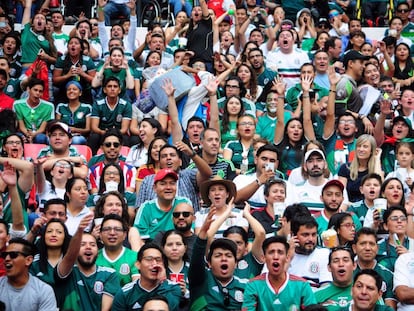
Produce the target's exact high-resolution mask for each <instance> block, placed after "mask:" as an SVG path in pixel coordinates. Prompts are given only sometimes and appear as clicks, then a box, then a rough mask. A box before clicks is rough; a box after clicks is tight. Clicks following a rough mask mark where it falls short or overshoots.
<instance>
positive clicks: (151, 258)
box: [142, 256, 162, 263]
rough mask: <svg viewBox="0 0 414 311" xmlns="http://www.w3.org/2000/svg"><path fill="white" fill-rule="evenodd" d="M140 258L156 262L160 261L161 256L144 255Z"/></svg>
mask: <svg viewBox="0 0 414 311" xmlns="http://www.w3.org/2000/svg"><path fill="white" fill-rule="evenodd" d="M142 260H144V261H146V262H154V261H155V262H156V263H162V257H153V256H145V257H142Z"/></svg>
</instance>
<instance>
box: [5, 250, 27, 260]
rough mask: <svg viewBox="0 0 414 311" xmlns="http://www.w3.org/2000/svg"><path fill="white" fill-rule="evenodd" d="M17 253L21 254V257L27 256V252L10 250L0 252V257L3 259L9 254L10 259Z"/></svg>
mask: <svg viewBox="0 0 414 311" xmlns="http://www.w3.org/2000/svg"><path fill="white" fill-rule="evenodd" d="M19 255H22V256H23V257H27V256H29V254H26V253H23V252H19V251H10V252H2V253H1V254H0V257H1V258H3V259H6V257H7V256H10V258H11V259H16V258H17V257H18V256H19Z"/></svg>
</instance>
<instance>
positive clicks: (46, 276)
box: [29, 254, 55, 287]
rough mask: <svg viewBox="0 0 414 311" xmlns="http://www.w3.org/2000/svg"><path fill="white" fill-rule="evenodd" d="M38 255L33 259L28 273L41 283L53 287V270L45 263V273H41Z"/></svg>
mask: <svg viewBox="0 0 414 311" xmlns="http://www.w3.org/2000/svg"><path fill="white" fill-rule="evenodd" d="M39 259H40V255H39V254H36V256H34V258H33V262H32V264H31V265H30V270H29V271H30V273H31V274H32V275H34V276H35V277H37V278H38V279H40V280H42V281H43V282H45V283H47V284H49V285H51V286H52V287H53V286H54V285H55V276H54V274H55V272H54V271H55V268H54V267H53V266H51V265H50V263H49V262H48V263H47V266H46V271H45V272H42V271H40V261H39Z"/></svg>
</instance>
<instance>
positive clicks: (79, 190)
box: [65, 177, 91, 235]
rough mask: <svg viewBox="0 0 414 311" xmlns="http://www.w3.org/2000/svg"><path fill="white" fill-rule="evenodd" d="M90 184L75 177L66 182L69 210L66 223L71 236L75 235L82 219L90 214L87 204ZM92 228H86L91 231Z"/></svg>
mask: <svg viewBox="0 0 414 311" xmlns="http://www.w3.org/2000/svg"><path fill="white" fill-rule="evenodd" d="M88 196H89V193H88V184H87V183H86V180H85V179H83V178H80V177H74V178H71V179H69V180H68V181H67V182H66V193H65V201H66V208H67V216H68V218H67V220H66V222H65V225H66V227H67V228H68V231H69V234H70V235H74V234H75V232H76V230H77V228H78V226H79V224H80V222H81V220H82V218H83V217H84V216H85V215H87V214H88V213H90V210H89V208H88V207H86V202H87V201H88ZM90 228H91V226H89V227H88V228H86V231H89V230H90Z"/></svg>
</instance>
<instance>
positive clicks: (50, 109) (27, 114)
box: [13, 98, 55, 130]
mask: <svg viewBox="0 0 414 311" xmlns="http://www.w3.org/2000/svg"><path fill="white" fill-rule="evenodd" d="M13 110H14V111H15V112H16V117H17V120H18V121H21V120H23V122H24V126H25V127H26V129H27V130H38V129H39V128H40V126H41V125H42V123H43V122H47V121H50V120H53V119H54V118H55V107H54V106H53V104H52V103H50V102H48V101H45V100H43V99H41V100H40V102H39V104H38V105H37V106H35V107H30V106H29V105H28V103H27V98H23V99H18V100H16V101H15V102H14V105H13Z"/></svg>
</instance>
